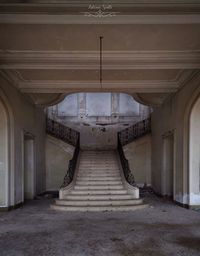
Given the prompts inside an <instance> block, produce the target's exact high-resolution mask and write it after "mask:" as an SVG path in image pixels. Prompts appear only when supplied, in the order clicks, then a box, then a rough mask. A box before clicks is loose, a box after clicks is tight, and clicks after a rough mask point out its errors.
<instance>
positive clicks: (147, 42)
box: [0, 0, 200, 105]
mask: <svg viewBox="0 0 200 256" xmlns="http://www.w3.org/2000/svg"><path fill="white" fill-rule="evenodd" d="M94 2H95V4H94ZM91 3H92V5H91ZM92 6H94V7H95V6H97V7H100V8H101V12H104V14H105V13H106V12H107V13H112V12H114V15H115V16H113V17H88V16H85V13H88V12H90V13H93V12H96V10H94V9H91V8H92ZM109 6H110V7H109ZM106 8H107V9H106ZM0 35H1V36H0V75H1V76H4V78H6V79H7V80H8V81H9V82H11V83H12V85H13V86H15V87H17V88H18V89H19V90H20V91H21V92H22V93H25V94H28V95H29V96H30V97H31V98H32V100H33V101H34V102H35V103H36V104H40V105H48V104H54V103H56V102H58V101H59V100H61V99H63V97H64V96H65V95H67V94H69V93H73V92H81V91H88V92H90V91H98V92H103V91H112V92H113V91H116V92H125V93H129V94H131V95H133V96H134V98H135V99H136V100H138V101H140V102H142V103H144V104H148V105H160V104H162V102H163V101H164V100H165V99H166V98H167V97H169V96H170V95H171V94H173V93H176V92H177V91H178V90H180V89H181V87H182V86H184V85H185V84H186V83H187V82H188V81H189V80H190V79H192V78H193V77H194V76H195V75H196V74H197V73H198V72H199V70H200V1H199V0H196V1H195V0H194V1H193V0H190V1H189V0H187V1H186V0H185V1H184V0H173V1H170V0H168V1H165V0H156V1H151V0H148V1H144V0H143V1H142V0H137V1H130V0H129V1H117V0H115V1H109V5H108V4H107V3H106V1H84V0H82V1H64V0H62V1H45V0H43V1H42V0H40V1H39V0H35V1H34V0H32V1H26V3H24V1H2V0H0ZM100 36H103V55H102V58H103V83H102V85H101V84H100V82H99V62H100V61H99V37H100Z"/></svg>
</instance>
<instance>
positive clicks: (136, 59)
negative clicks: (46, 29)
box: [0, 51, 200, 70]
mask: <svg viewBox="0 0 200 256" xmlns="http://www.w3.org/2000/svg"><path fill="white" fill-rule="evenodd" d="M103 62H104V69H109V70H115V69H116V70H119V69H199V68H200V51H141V52H140V51H104V52H103ZM0 68H1V69H87V70H88V69H99V52H97V51H0Z"/></svg>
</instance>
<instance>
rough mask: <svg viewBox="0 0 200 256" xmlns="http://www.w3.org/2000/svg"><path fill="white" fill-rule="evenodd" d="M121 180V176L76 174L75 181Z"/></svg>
mask: <svg viewBox="0 0 200 256" xmlns="http://www.w3.org/2000/svg"><path fill="white" fill-rule="evenodd" d="M84 180H86V181H121V178H120V177H119V176H118V175H116V176H112V175H111V176H110V175H108V176H90V175H89V176H78V177H77V181H84Z"/></svg>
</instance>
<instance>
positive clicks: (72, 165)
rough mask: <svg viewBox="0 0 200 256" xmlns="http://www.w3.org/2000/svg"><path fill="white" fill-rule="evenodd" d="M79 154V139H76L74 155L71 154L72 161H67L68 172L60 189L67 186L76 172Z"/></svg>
mask: <svg viewBox="0 0 200 256" xmlns="http://www.w3.org/2000/svg"><path fill="white" fill-rule="evenodd" d="M79 152H80V137H78V139H77V142H76V147H75V150H74V154H73V157H72V159H71V160H70V161H69V165H68V170H67V173H66V175H65V177H64V180H63V184H62V186H61V188H64V187H66V186H68V185H69V184H70V183H71V182H72V180H73V177H74V173H75V170H76V166H77V162H78V156H79Z"/></svg>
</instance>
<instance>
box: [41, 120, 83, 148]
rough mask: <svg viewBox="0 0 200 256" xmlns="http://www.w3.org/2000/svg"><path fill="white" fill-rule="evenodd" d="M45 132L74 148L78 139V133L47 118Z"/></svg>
mask: <svg viewBox="0 0 200 256" xmlns="http://www.w3.org/2000/svg"><path fill="white" fill-rule="evenodd" d="M46 132H47V133H48V134H50V135H52V136H54V137H56V138H57V139H60V140H63V141H64V142H66V143H68V144H70V145H72V146H76V144H77V140H78V139H79V136H80V135H79V132H77V131H75V130H73V129H71V128H69V127H67V126H65V125H63V124H60V123H58V122H56V121H54V120H53V119H50V118H47V123H46Z"/></svg>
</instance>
